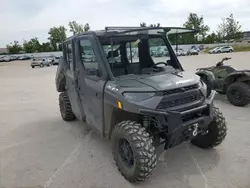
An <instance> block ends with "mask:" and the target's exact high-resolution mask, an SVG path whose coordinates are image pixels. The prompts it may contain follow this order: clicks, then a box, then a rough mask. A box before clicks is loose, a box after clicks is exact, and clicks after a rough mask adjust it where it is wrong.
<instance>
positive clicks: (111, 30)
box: [66, 26, 198, 40]
mask: <svg viewBox="0 0 250 188" xmlns="http://www.w3.org/2000/svg"><path fill="white" fill-rule="evenodd" d="M197 32H198V30H195V29H190V28H184V27H115V26H114V27H113V26H112V27H105V29H104V30H96V31H86V32H84V33H80V34H77V35H74V36H72V37H69V38H67V39H66V40H70V39H72V38H75V37H78V36H82V35H96V36H99V37H110V36H114V35H138V34H149V35H150V34H152V35H153V34H167V35H171V34H185V33H197Z"/></svg>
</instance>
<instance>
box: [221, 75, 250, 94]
mask: <svg viewBox="0 0 250 188" xmlns="http://www.w3.org/2000/svg"><path fill="white" fill-rule="evenodd" d="M236 81H239V82H244V83H248V84H250V77H249V76H246V75H245V74H236V75H232V76H229V77H227V78H226V80H225V83H224V87H223V90H224V91H226V90H227V88H228V86H229V85H231V84H232V83H233V82H236Z"/></svg>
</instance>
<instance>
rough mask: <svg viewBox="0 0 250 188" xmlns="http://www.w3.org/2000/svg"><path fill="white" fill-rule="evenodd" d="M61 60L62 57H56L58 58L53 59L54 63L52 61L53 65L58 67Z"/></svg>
mask: <svg viewBox="0 0 250 188" xmlns="http://www.w3.org/2000/svg"><path fill="white" fill-rule="evenodd" d="M59 59H60V57H59V56H56V57H54V58H53V59H52V61H51V63H50V64H51V65H58V64H59Z"/></svg>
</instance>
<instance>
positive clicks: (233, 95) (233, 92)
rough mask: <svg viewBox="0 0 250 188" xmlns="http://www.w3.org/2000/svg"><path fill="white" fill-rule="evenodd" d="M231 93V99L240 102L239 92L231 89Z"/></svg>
mask: <svg viewBox="0 0 250 188" xmlns="http://www.w3.org/2000/svg"><path fill="white" fill-rule="evenodd" d="M231 93H232V97H233V98H234V99H236V100H240V99H241V94H240V92H239V91H238V90H236V89H233V90H232V92H231Z"/></svg>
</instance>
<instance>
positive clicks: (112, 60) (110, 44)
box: [101, 35, 178, 77]
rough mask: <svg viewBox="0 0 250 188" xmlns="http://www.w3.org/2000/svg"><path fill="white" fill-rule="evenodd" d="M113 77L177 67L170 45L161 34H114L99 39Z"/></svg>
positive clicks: (151, 72)
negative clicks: (111, 36) (110, 36)
mask: <svg viewBox="0 0 250 188" xmlns="http://www.w3.org/2000/svg"><path fill="white" fill-rule="evenodd" d="M101 43H102V46H103V50H104V52H105V53H106V57H107V60H108V62H109V65H110V68H111V71H112V73H113V75H114V76H115V77H119V76H123V75H129V74H155V73H158V72H164V71H167V70H171V71H173V67H176V68H178V67H177V65H176V62H175V59H173V55H172V54H171V53H170V51H169V48H170V45H169V46H167V45H166V41H165V40H164V38H163V37H162V36H161V35H152V36H148V35H147V36H145V35H144V36H116V37H113V38H112V39H110V38H105V39H102V40H101Z"/></svg>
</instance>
